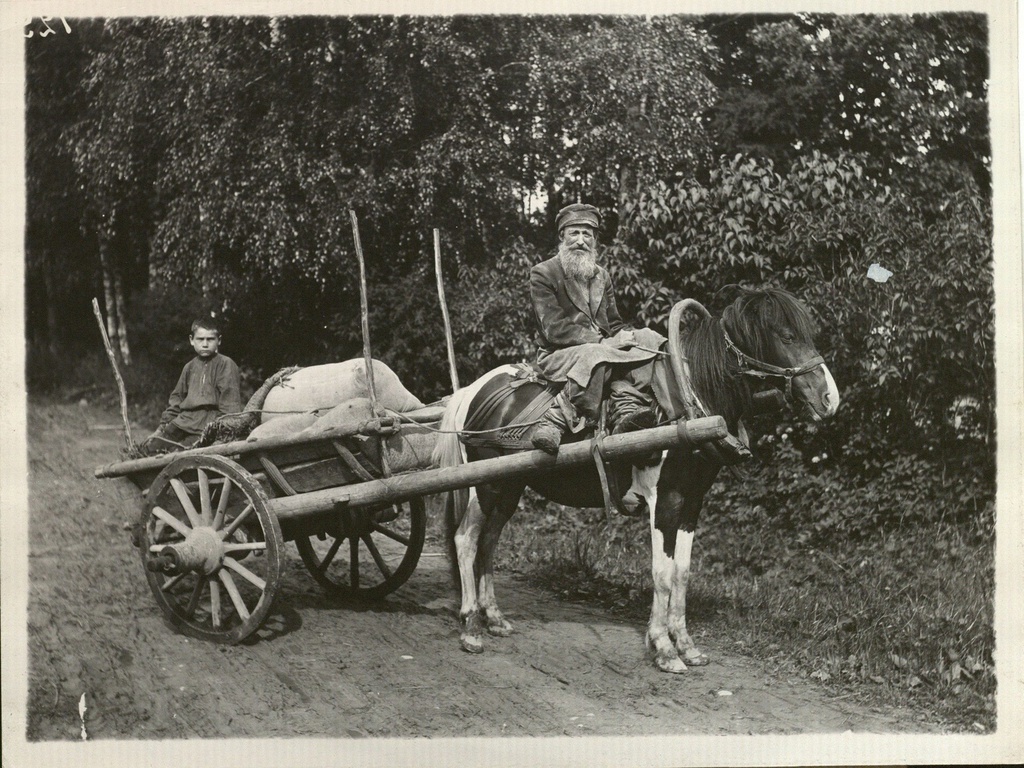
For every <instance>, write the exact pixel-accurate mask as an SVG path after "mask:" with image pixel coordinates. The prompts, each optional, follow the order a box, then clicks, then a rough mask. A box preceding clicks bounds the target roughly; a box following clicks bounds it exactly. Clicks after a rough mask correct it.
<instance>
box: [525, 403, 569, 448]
mask: <svg viewBox="0 0 1024 768" xmlns="http://www.w3.org/2000/svg"><path fill="white" fill-rule="evenodd" d="M568 426H569V425H568V422H566V420H565V414H564V413H563V412H562V409H561V407H559V405H558V401H555V402H554V403H552V405H551V407H550V408H548V409H547V410H546V411H545V412H544V415H543V416H541V420H540V423H538V424H535V425H534V426H533V427H532V428H531V429H530V433H529V434H530V442H531V443H532V444H533V447H534V448H538V449H540V450H542V451H544V453H548V454H551V455H552V456H554V455H555V454H556V453H558V446H559V445H561V444H562V433H563V432H565V430H566V429H567V428H568Z"/></svg>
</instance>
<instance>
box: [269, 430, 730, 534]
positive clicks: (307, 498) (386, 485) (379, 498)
mask: <svg viewBox="0 0 1024 768" xmlns="http://www.w3.org/2000/svg"><path fill="white" fill-rule="evenodd" d="M727 434H728V430H727V429H726V425H725V419H723V418H722V417H721V416H708V417H706V418H701V419H691V420H689V421H683V422H678V423H676V424H672V425H669V426H664V427H655V428H653V429H644V430H640V431H637V432H630V433H626V434H623V435H610V436H608V437H604V438H601V444H600V446H601V453H602V454H603V455H604V456H605V458H607V459H624V458H628V457H632V456H642V455H644V454H647V453H651V452H652V451H659V450H665V449H668V448H673V447H676V446H696V445H699V444H701V443H705V442H708V441H710V440H719V439H722V438H724V437H725V436H726V435H727ZM592 448H593V441H592V440H583V441H580V442H578V443H568V444H565V445H562V446H561V447H560V448H559V450H558V454H557V455H556V456H550V455H548V454H546V453H544V452H543V451H526V452H523V453H516V454H512V455H510V456H499V457H497V458H493V459H484V460H482V461H474V462H471V463H468V464H463V465H460V466H457V467H441V468H437V469H423V470H416V471H413V472H410V473H408V474H404V475H395V476H394V477H389V478H385V479H381V480H370V481H367V482H363V483H356V484H353V485H346V486H343V487H340V488H329V489H325V490H322V491H312V492H309V493H303V494H299V495H297V496H287V497H283V498H276V499H271V500H270V508H271V510H272V511H273V512H274V513H275V514H276V515H277V516H278V518H279V519H280V520H282V521H284V520H290V519H296V518H302V517H307V516H310V515H316V514H322V513H325V512H328V511H331V510H333V509H335V508H336V507H337V506H338V505H343V506H347V507H350V508H356V507H364V506H373V505H379V504H393V503H396V502H399V501H404V500H407V499H411V498H415V497H418V496H429V495H432V494H436V493H443V492H445V491H453V490H456V489H459V488H468V487H470V486H474V485H480V484H481V483H485V482H489V481H493V480H507V479H511V478H515V477H522V476H524V475H529V474H535V473H540V472H552V471H557V470H560V469H565V468H567V467H572V466H576V465H580V464H585V463H587V462H589V461H592V460H593V459H592V455H593V454H592Z"/></svg>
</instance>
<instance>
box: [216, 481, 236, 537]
mask: <svg viewBox="0 0 1024 768" xmlns="http://www.w3.org/2000/svg"><path fill="white" fill-rule="evenodd" d="M232 485H233V483H232V482H231V481H230V480H229V479H228V478H226V477H225V478H224V482H223V483H222V484H221V487H220V498H219V499H218V500H217V514H216V515H214V516H213V530H215V531H216V530H218V529H219V528H220V527H221V526H222V525H223V524H224V513H225V512H226V511H227V508H228V501H229V500H230V499H231V488H232Z"/></svg>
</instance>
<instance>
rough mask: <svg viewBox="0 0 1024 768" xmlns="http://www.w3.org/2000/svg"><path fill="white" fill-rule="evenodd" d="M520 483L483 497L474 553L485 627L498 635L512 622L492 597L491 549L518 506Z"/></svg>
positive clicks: (507, 632)
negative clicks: (484, 509)
mask: <svg viewBox="0 0 1024 768" xmlns="http://www.w3.org/2000/svg"><path fill="white" fill-rule="evenodd" d="M523 488H524V486H523V485H515V486H510V485H506V486H503V487H501V488H500V489H499V490H498V492H497V493H496V494H495V495H494V498H493V499H492V498H487V497H485V498H484V499H483V502H482V503H483V506H485V507H487V508H488V509H489V510H490V513H489V514H487V516H486V519H485V523H484V528H483V532H482V534H481V536H480V546H479V551H478V553H477V566H478V567H477V573H478V574H479V585H478V588H477V594H478V595H479V598H478V599H479V603H480V610H481V611H483V613H484V615H485V616H486V618H487V631H488V632H489V633H490V634H492V635H495V636H497V637H508V636H509V635H511V634H512V631H513V630H512V625H511V624H509V623H508V621H506V620H505V617H504V616H503V615H502V613H501V611H500V610H499V609H498V601H497V600H496V599H495V597H494V551H495V549H496V548H497V546H498V538H499V537H500V536H501V531H502V529H504V527H505V523H507V522H508V521H509V519H510V518H511V517H512V515H513V514H515V511H516V509H517V508H518V506H519V499H520V497H521V496H522V495H523Z"/></svg>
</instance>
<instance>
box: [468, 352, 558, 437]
mask: <svg viewBox="0 0 1024 768" xmlns="http://www.w3.org/2000/svg"><path fill="white" fill-rule="evenodd" d="M517 368H518V369H519V370H518V371H517V373H516V375H514V376H495V377H494V379H492V380H491V381H489V382H487V384H486V385H484V387H483V388H482V389H481V390H480V392H479V393H478V394H477V396H476V398H474V401H473V403H471V404H470V409H469V413H467V414H466V423H465V425H464V426H463V430H464V431H463V433H462V434H460V435H459V437H460V439H461V440H462V442H463V443H464V444H465V445H472V446H476V447H484V446H487V447H491V448H501V449H504V450H523V449H529V448H532V447H533V446H532V444H531V443H530V441H529V440H527V439H526V438H525V435H526V432H527V431H528V430H529V429H530V427H531V426H532V425H533V423H534V422H536V421H537V420H538V419H540V417H541V416H542V415H543V414H544V412H545V411H547V410H548V408H550V407H551V404H552V403H553V402H554V399H555V395H556V394H557V392H558V389H559V388H558V387H555V386H552V385H551V384H549V383H548V382H546V381H544V380H543V379H542V378H541V377H540V376H539V375H538V373H537V371H536V370H535V369H533V368H531V367H529V366H527V365H525V364H520V365H518V366H517ZM527 384H533V385H536V392H535V394H534V395H533V397H531V398H530V399H528V400H524V401H523V403H522V404H521V405H520V406H519V407H518V410H517V411H516V412H515V413H514V414H513V415H512V418H511V419H508V423H506V424H503V425H500V427H498V428H495V427H488V426H487V425H488V424H489V423H490V422H491V420H492V419H493V417H494V414H495V412H496V411H498V410H499V409H500V408H501V407H502V406H504V405H505V404H506V402H507V401H508V400H509V398H511V397H514V396H515V395H517V394H519V390H520V389H521V388H522V387H523V386H525V385H527ZM474 432H479V433H480V434H472V433H474Z"/></svg>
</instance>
